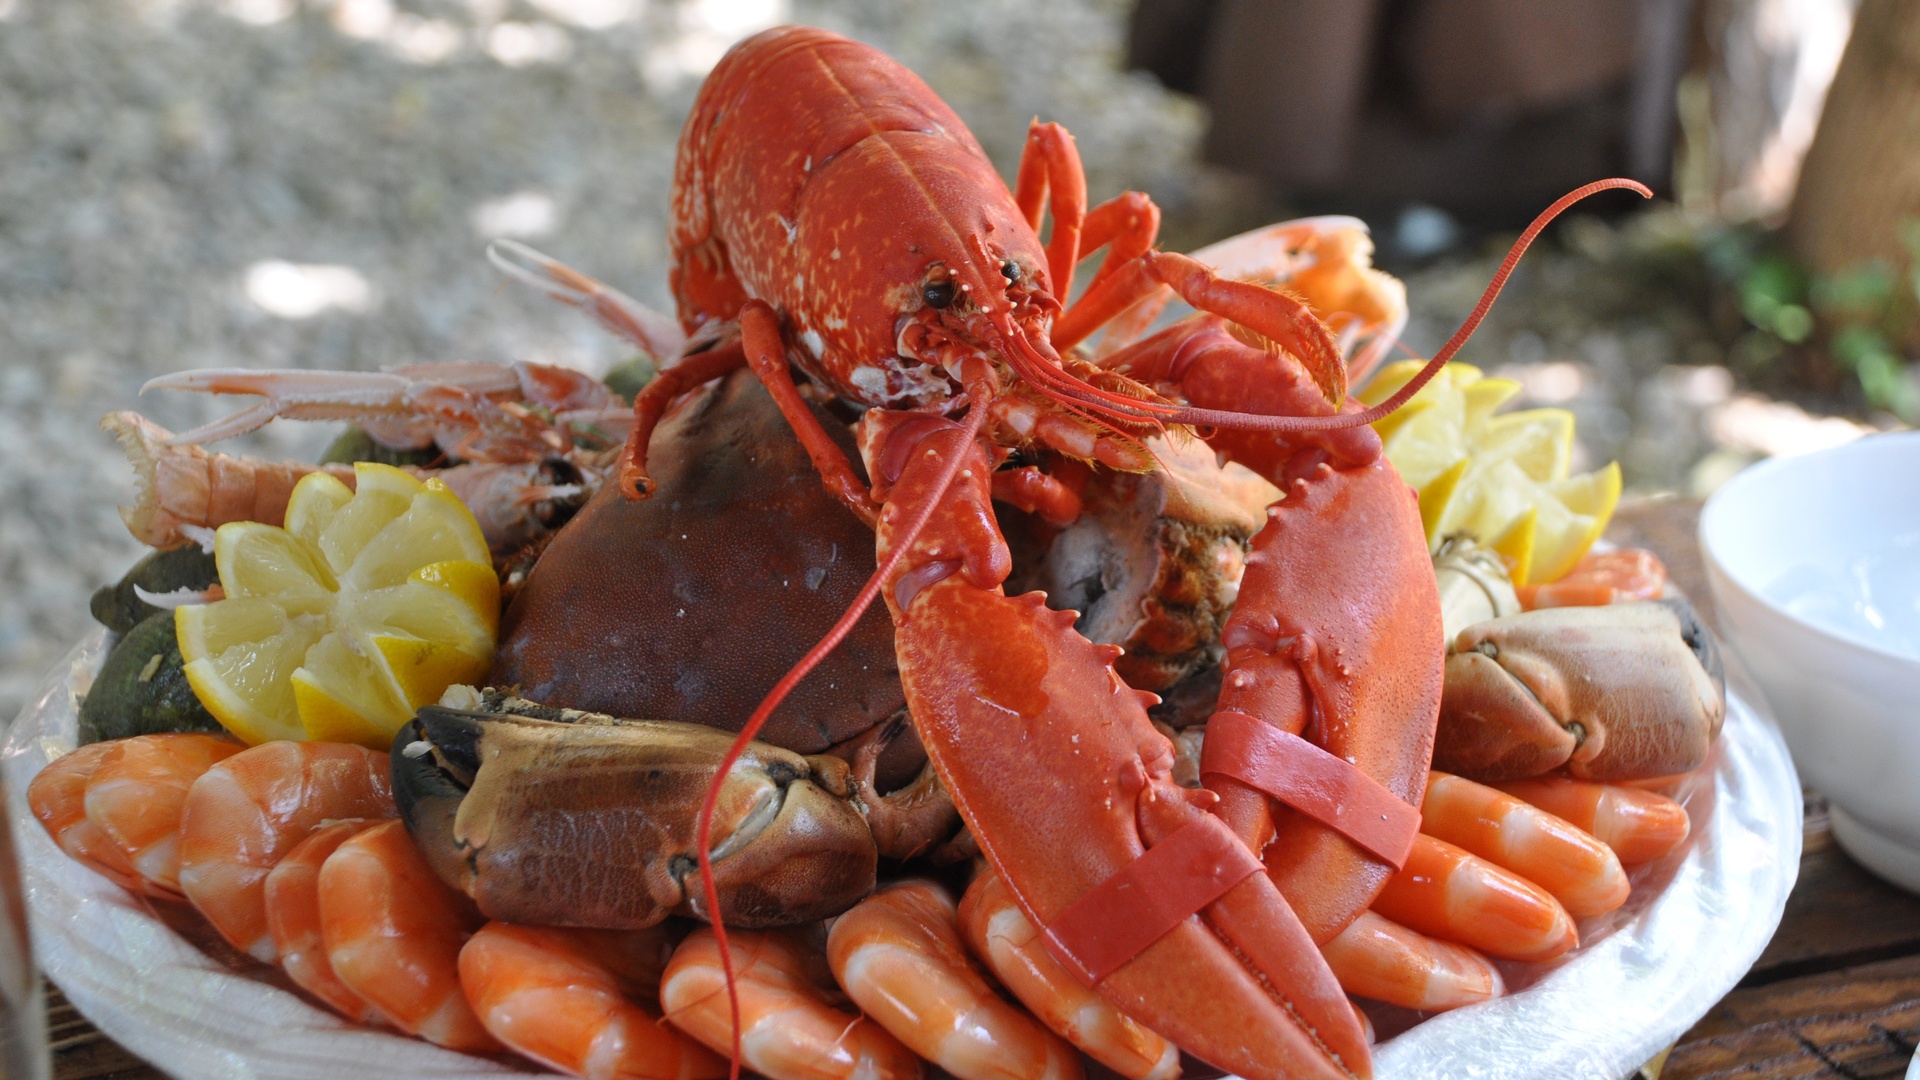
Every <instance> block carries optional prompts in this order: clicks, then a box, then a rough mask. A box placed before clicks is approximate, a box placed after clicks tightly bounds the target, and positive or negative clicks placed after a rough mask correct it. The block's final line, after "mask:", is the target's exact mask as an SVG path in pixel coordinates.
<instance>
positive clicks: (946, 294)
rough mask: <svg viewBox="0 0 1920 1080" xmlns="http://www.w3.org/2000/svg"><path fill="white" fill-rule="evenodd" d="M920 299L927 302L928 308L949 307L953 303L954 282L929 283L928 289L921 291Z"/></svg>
mask: <svg viewBox="0 0 1920 1080" xmlns="http://www.w3.org/2000/svg"><path fill="white" fill-rule="evenodd" d="M920 297H921V299H923V300H925V301H926V302H927V306H928V307H934V308H943V307H947V306H949V305H951V304H952V303H953V282H951V281H929V282H927V285H926V287H925V288H923V289H921V290H920Z"/></svg>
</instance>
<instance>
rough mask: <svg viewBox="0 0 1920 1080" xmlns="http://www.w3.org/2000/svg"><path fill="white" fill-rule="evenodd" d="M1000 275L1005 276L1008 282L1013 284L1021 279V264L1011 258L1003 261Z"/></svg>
mask: <svg viewBox="0 0 1920 1080" xmlns="http://www.w3.org/2000/svg"><path fill="white" fill-rule="evenodd" d="M1000 276H1001V277H1003V278H1006V279H1007V283H1008V284H1012V283H1014V282H1016V281H1019V280H1020V264H1019V263H1016V262H1014V261H1013V260H1011V259H1009V260H1007V261H1006V262H1003V263H1001V264H1000Z"/></svg>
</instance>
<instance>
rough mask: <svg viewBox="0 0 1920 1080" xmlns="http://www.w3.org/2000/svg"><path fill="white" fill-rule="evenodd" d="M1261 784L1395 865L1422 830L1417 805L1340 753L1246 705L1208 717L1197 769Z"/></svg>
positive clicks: (1398, 865)
mask: <svg viewBox="0 0 1920 1080" xmlns="http://www.w3.org/2000/svg"><path fill="white" fill-rule="evenodd" d="M1209 774H1211V775H1216V776H1227V777H1231V778H1233V779H1235V780H1238V781H1240V782H1241V783H1243V784H1246V785H1247V786H1249V787H1253V788H1258V789H1259V790H1260V791H1263V792H1265V793H1266V794H1268V795H1271V796H1272V797H1274V798H1275V799H1278V800H1280V801H1281V802H1283V803H1285V804H1286V805H1288V806H1290V807H1292V808H1293V809H1295V810H1298V811H1300V812H1301V813H1303V814H1305V815H1307V816H1308V817H1310V818H1312V819H1314V820H1315V821H1318V822H1319V823H1321V824H1322V825H1325V826H1326V827H1328V828H1330V829H1332V830H1334V831H1335V832H1337V833H1339V834H1340V835H1342V836H1344V837H1346V838H1347V839H1349V840H1351V841H1353V842H1354V843H1356V844H1358V845H1360V846H1361V847H1363V848H1365V849H1367V850H1368V851H1370V852H1372V853H1373V854H1374V855H1376V856H1378V857H1379V858H1381V859H1383V860H1385V861H1386V862H1387V863H1389V864H1390V865H1392V867H1393V868H1394V869H1395V870H1399V869H1400V868H1401V867H1403V866H1405V865H1406V863H1407V855H1408V854H1409V853H1410V852H1412V851H1413V838H1414V837H1415V836H1416V835H1418V834H1419V832H1420V810H1419V808H1418V807H1415V806H1410V805H1408V804H1407V803H1406V801H1404V800H1402V799H1401V798H1400V797H1398V796H1396V795H1395V794H1394V793H1393V792H1391V791H1388V790H1387V789H1386V788H1384V787H1381V786H1380V782H1379V781H1377V780H1375V779H1374V778H1373V777H1371V776H1368V775H1367V774H1366V773H1364V772H1361V771H1360V769H1359V767H1357V766H1355V765H1354V764H1353V763H1352V762H1350V761H1347V760H1346V759H1344V758H1339V757H1335V756H1334V755H1333V754H1331V753H1329V752H1327V751H1326V750H1324V749H1322V748H1321V747H1319V746H1316V745H1314V744H1313V743H1311V742H1308V741H1307V740H1306V739H1303V738H1301V737H1300V736H1298V735H1294V734H1292V733H1290V732H1286V731H1282V730H1280V729H1279V728H1277V727H1274V726H1273V725H1272V724H1269V723H1266V722H1264V721H1261V720H1256V719H1254V718H1253V717H1251V716H1248V715H1247V714H1246V713H1242V712H1232V711H1222V712H1217V713H1214V714H1213V717H1212V718H1211V719H1209V720H1208V721H1207V741H1206V743H1205V744H1204V746H1203V748H1202V750H1201V754H1200V775H1201V776H1202V777H1205V776H1207V775H1209Z"/></svg>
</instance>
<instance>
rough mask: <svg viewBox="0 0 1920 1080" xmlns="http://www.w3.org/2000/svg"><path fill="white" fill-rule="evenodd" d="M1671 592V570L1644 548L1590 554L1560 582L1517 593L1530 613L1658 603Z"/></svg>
mask: <svg viewBox="0 0 1920 1080" xmlns="http://www.w3.org/2000/svg"><path fill="white" fill-rule="evenodd" d="M1666 588H1667V568H1666V566H1665V565H1664V564H1663V563H1661V561H1660V557H1659V556H1657V555H1655V554H1654V553H1653V552H1651V551H1647V550H1645V549H1643V548H1621V549H1620V550H1618V551H1600V552H1590V553H1589V554H1587V555H1585V556H1583V557H1582V558H1581V559H1580V561H1579V562H1577V563H1574V564H1573V569H1572V570H1569V571H1567V573H1566V575H1565V576H1563V577H1562V578H1560V580H1558V581H1551V582H1548V583H1547V584H1544V585H1519V586H1515V587H1514V590H1513V591H1514V593H1515V594H1516V595H1517V596H1519V598H1520V606H1521V607H1523V608H1525V609H1526V610H1528V611H1532V610H1534V609H1536V608H1549V607H1599V606H1602V605H1605V604H1622V603H1626V602H1627V601H1629V600H1657V599H1659V598H1660V595H1661V594H1662V593H1663V592H1665V591H1666Z"/></svg>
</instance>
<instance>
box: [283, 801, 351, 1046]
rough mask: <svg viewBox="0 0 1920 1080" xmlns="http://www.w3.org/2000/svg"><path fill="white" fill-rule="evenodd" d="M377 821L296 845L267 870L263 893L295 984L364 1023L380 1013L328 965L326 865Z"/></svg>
mask: <svg viewBox="0 0 1920 1080" xmlns="http://www.w3.org/2000/svg"><path fill="white" fill-rule="evenodd" d="M374 824H375V823H374V822H371V821H336V822H333V823H332V824H328V825H322V826H320V827H319V828H317V829H315V830H314V831H313V832H312V833H311V834H309V835H308V836H307V838H306V839H305V840H302V841H300V842H299V843H298V844H295V845H294V846H293V850H292V851H289V852H287V854H286V856H285V857H284V858H282V859H281V860H280V863H279V865H277V866H275V867H274V868H273V869H272V870H270V871H268V872H267V883H266V890H265V892H264V894H263V896H264V899H265V902H266V908H267V929H268V930H269V931H271V932H272V934H273V946H274V948H275V949H277V950H279V952H280V966H281V967H282V968H284V969H285V970H286V973H287V977H288V978H291V979H292V980H293V981H294V984H295V985H297V986H299V987H300V989H302V990H305V991H306V992H307V993H309V994H312V995H313V996H314V997H317V998H319V999H320V1000H321V1001H323V1002H326V1004H327V1006H328V1007H329V1008H331V1009H333V1011H334V1012H337V1013H339V1014H340V1015H341V1016H344V1017H346V1018H347V1019H349V1020H353V1021H356V1022H358V1023H362V1024H377V1023H379V1022H380V1014H379V1013H378V1012H376V1011H375V1010H374V1008H373V1006H371V1005H368V1004H367V999H365V998H363V997H361V996H360V995H359V994H356V993H354V992H353V990H352V989H351V988H349V987H348V986H347V984H346V983H343V982H341V981H340V976H338V975H335V974H334V973H333V965H332V964H331V963H329V962H328V961H327V945H326V940H325V938H324V936H323V935H322V933H321V928H320V867H321V865H322V864H323V863H325V862H326V861H327V857H328V856H329V855H332V854H333V853H334V851H335V850H337V849H338V848H339V847H340V845H341V844H344V843H346V842H347V840H348V839H349V838H351V837H353V836H354V835H355V834H357V833H359V832H361V831H363V830H365V829H367V828H370V827H372V826H373V825H374Z"/></svg>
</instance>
